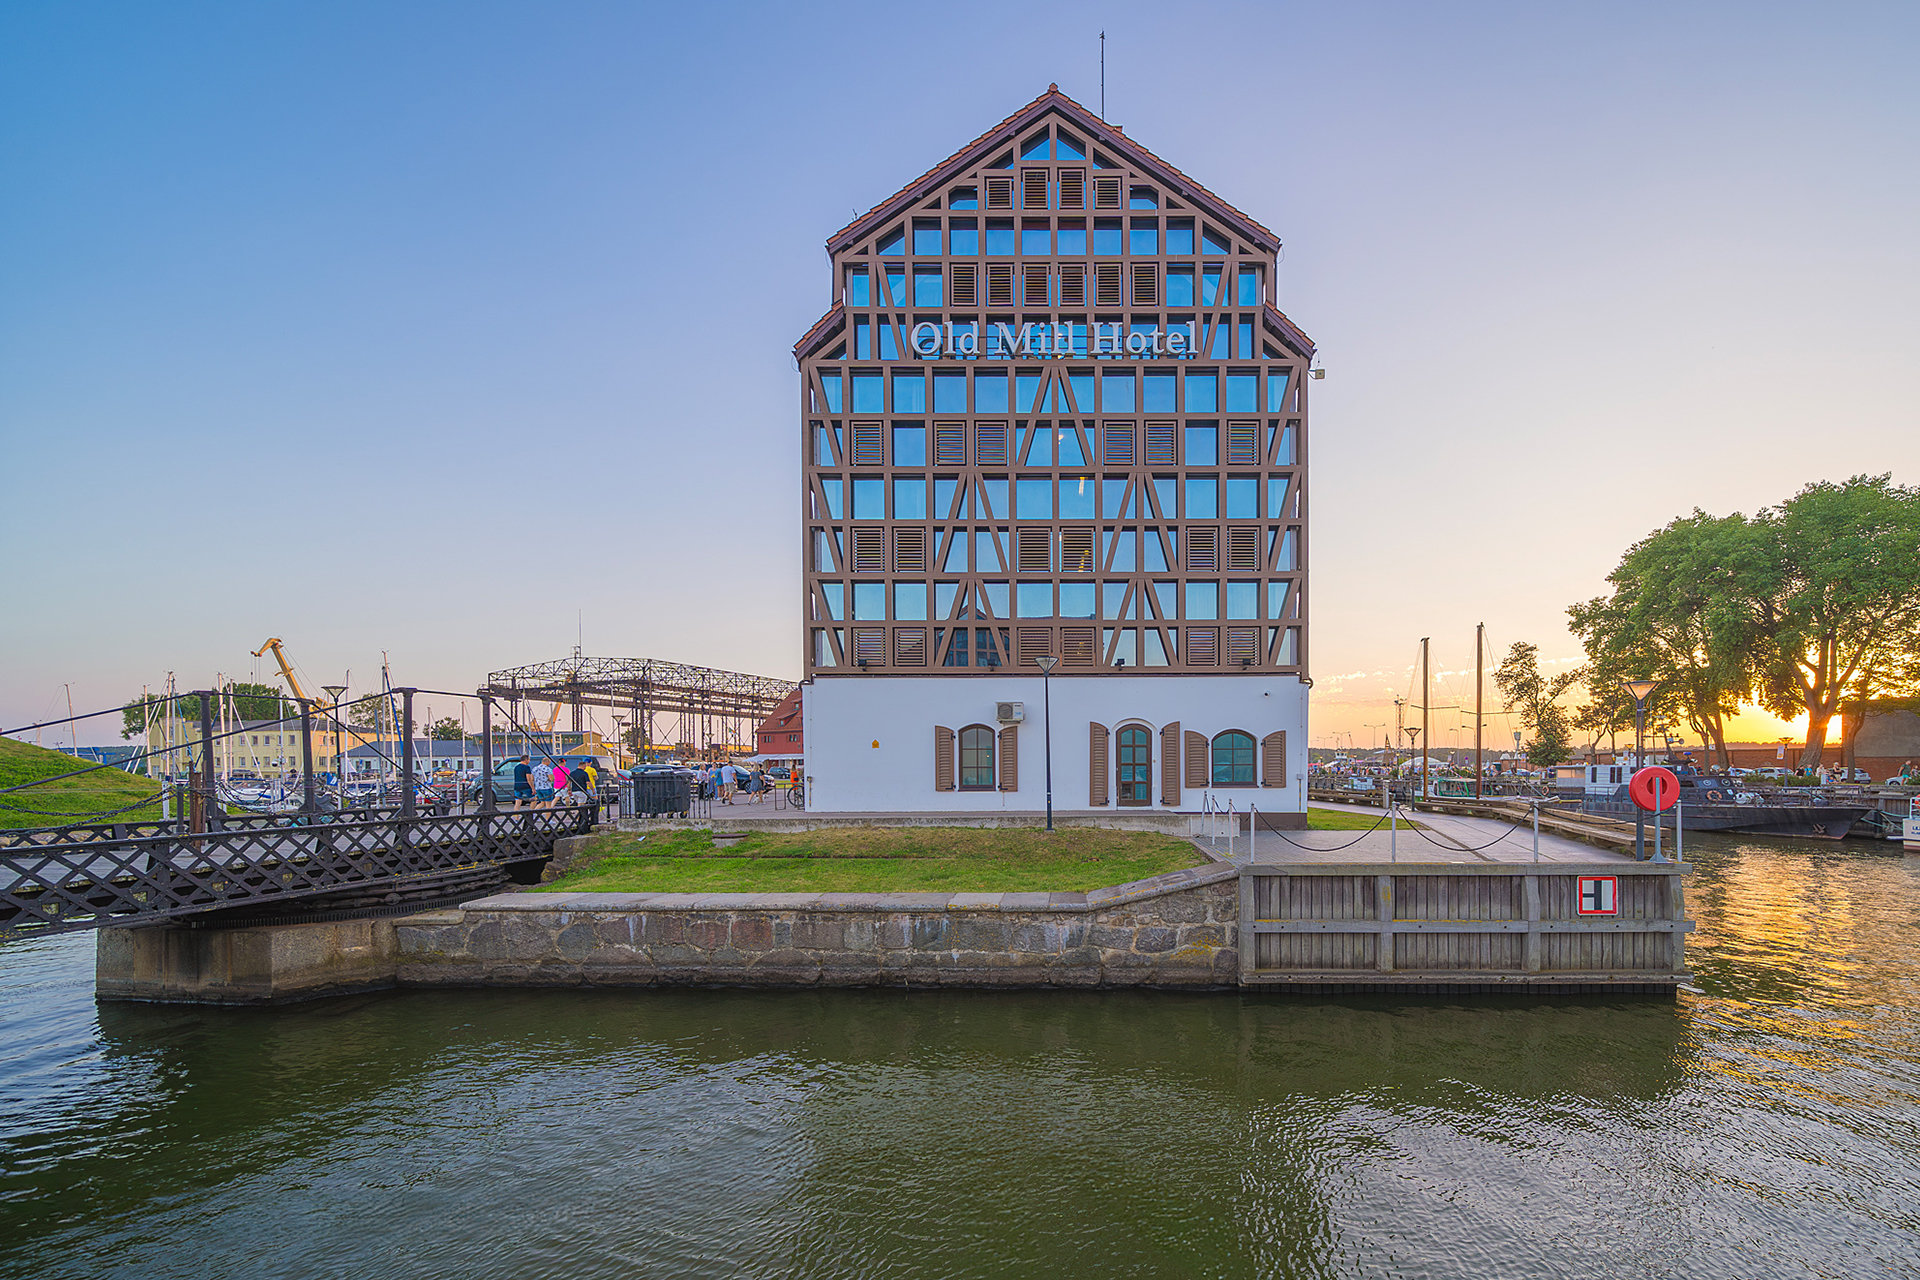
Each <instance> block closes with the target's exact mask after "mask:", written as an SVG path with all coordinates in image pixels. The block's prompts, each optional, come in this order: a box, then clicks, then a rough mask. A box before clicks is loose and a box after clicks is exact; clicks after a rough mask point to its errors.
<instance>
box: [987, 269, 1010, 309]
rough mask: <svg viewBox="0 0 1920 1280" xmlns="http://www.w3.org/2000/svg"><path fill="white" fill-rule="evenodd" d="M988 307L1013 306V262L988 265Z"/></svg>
mask: <svg viewBox="0 0 1920 1280" xmlns="http://www.w3.org/2000/svg"><path fill="white" fill-rule="evenodd" d="M987 305H988V306H990V307H1010V306H1012V305H1013V264H1012V263H1011V262H989V263H988V264H987Z"/></svg>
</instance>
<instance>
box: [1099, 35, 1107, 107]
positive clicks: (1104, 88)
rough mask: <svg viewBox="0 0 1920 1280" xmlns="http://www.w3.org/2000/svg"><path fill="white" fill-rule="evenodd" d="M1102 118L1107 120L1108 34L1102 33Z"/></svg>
mask: <svg viewBox="0 0 1920 1280" xmlns="http://www.w3.org/2000/svg"><path fill="white" fill-rule="evenodd" d="M1100 118H1101V119H1102V120H1105V119H1106V118H1107V33H1106V32H1104V31H1102V32H1101V33H1100Z"/></svg>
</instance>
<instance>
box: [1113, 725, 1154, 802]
mask: <svg viewBox="0 0 1920 1280" xmlns="http://www.w3.org/2000/svg"><path fill="white" fill-rule="evenodd" d="M1120 803H1121V804H1152V803H1153V735H1152V734H1151V733H1149V732H1148V731H1147V730H1145V729H1142V728H1140V727H1139V726H1138V725H1135V726H1134V727H1132V728H1129V729H1122V730H1121V731H1120Z"/></svg>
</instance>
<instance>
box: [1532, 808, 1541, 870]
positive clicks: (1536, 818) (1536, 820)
mask: <svg viewBox="0 0 1920 1280" xmlns="http://www.w3.org/2000/svg"><path fill="white" fill-rule="evenodd" d="M1533 860H1534V861H1535V862H1538V861H1540V802H1539V801H1538V800H1535V801H1534V802H1533Z"/></svg>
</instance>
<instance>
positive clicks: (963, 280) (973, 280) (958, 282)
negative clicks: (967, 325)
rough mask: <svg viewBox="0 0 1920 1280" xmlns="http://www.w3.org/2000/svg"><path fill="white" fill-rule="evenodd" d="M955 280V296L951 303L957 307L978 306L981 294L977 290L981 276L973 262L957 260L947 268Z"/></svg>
mask: <svg viewBox="0 0 1920 1280" xmlns="http://www.w3.org/2000/svg"><path fill="white" fill-rule="evenodd" d="M947 272H948V275H949V277H950V278H951V279H952V281H953V290H952V292H953V298H952V300H951V302H950V305H952V306H955V307H977V306H979V305H980V302H979V294H978V293H976V292H975V289H976V288H977V286H978V281H979V276H978V273H977V271H976V269H975V267H974V264H973V263H971V262H956V263H954V264H953V265H951V266H949V267H948V268H947Z"/></svg>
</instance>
